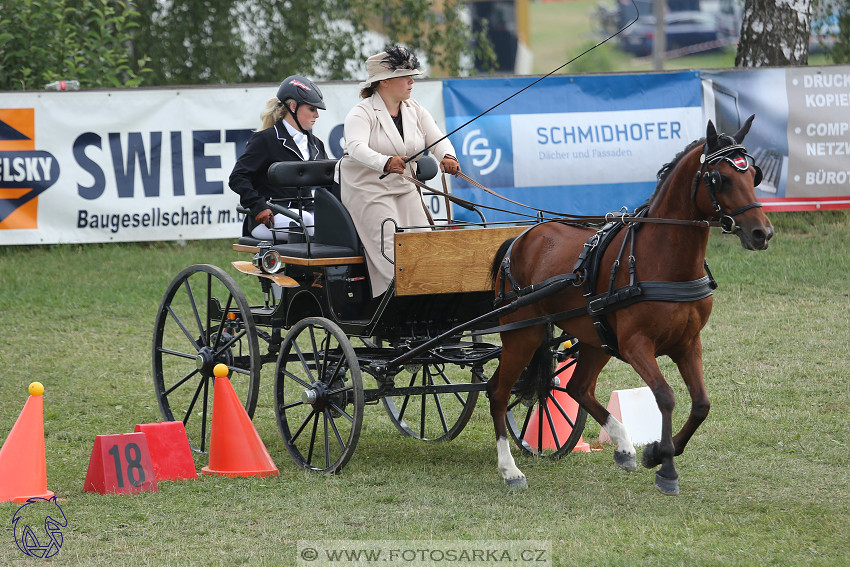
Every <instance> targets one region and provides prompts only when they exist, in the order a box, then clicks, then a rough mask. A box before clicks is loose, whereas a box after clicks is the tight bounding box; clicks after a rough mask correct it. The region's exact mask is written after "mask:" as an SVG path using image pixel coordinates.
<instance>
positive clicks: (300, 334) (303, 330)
mask: <svg viewBox="0 0 850 567" xmlns="http://www.w3.org/2000/svg"><path fill="white" fill-rule="evenodd" d="M363 406H364V397H363V381H362V378H361V375H360V364H359V363H358V362H357V355H356V354H355V353H354V348H353V347H352V346H351V342H350V341H349V340H348V337H347V336H346V335H345V333H343V332H342V330H341V329H340V328H339V327H338V326H337V325H336V324H335V323H333V322H332V321H329V320H328V319H324V318H321V317H311V318H307V319H302V320H301V321H299V322H298V323H296V324H295V325H294V326H293V327H292V329H291V330H290V331H289V333H287V335H286V337H285V338H284V340H283V344H282V345H281V349H280V355H279V357H278V362H277V370H276V372H275V386H274V407H275V415H276V416H277V424H278V427H279V428H280V435H281V437H282V438H283V443H284V445H285V446H286V450H287V451H288V452H289V454H290V456H291V457H292V459H293V460H294V461H295V463H296V464H297V465H298V466H300V467H302V468H304V469H307V470H311V471H316V472H324V473H336V472H339V471H340V470H342V468H343V467H344V466H345V464H346V463H347V462H348V461H349V459H351V456H352V454H353V453H354V449H355V448H356V447H357V441H358V440H359V439H360V428H361V426H362V424H363Z"/></svg>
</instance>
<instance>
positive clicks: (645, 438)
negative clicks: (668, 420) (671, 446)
mask: <svg viewBox="0 0 850 567" xmlns="http://www.w3.org/2000/svg"><path fill="white" fill-rule="evenodd" d="M608 411H609V412H610V413H611V415H613V416H614V417H616V418H617V419H618V420H619V421H620V422H621V423H622V424H623V425H624V426H625V427H626V430H627V431H628V432H629V437H631V438H632V443H634V444H635V445H647V444H649V443H652V442H653V441H659V440H660V439H661V412H660V411H658V405H657V404H656V403H655V396H653V395H652V390H650V389H649V388H648V387H646V386H644V387H643V388H632V389H630V390H614V391H613V392H611V398H610V399H609V400H608ZM599 442H600V443H610V442H611V437H610V436H609V435H608V432H607V431H605V429H604V428H603V429H602V430H601V431H600V433H599Z"/></svg>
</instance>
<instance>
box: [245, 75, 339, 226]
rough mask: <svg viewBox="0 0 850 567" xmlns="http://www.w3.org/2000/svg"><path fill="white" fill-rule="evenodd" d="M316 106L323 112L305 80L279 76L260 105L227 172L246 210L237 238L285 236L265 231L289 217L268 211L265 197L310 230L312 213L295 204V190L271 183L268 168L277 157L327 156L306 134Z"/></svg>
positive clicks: (286, 223) (318, 142) (314, 90)
mask: <svg viewBox="0 0 850 567" xmlns="http://www.w3.org/2000/svg"><path fill="white" fill-rule="evenodd" d="M319 109H322V110H325V102H324V98H323V97H322V92H321V91H320V90H319V88H318V87H317V86H316V85H315V84H313V82H312V81H311V80H310V79H307V78H306V77H302V76H300V75H293V76H291V77H287V78H286V79H284V81H283V82H282V83H281V84H280V88H279V89H278V91H277V96H276V97H274V98H271V99H269V101H268V102H267V103H266V107H265V109H264V110H263V112H262V113H261V114H260V118H261V119H262V121H263V125H262V129H261V130H259V131H257V132H254V134H253V135H252V136H251V139H250V140H248V144H247V146H246V147H245V152H244V153H243V154H242V155H241V156H240V157H239V159H238V160H237V161H236V166H235V167H234V168H233V172H232V173H231V174H230V188H231V189H232V190H233V191H235V192H236V193H238V194H239V196H240V198H239V202H240V204H241V205H242V206H243V207H245V208H246V209H249V210H250V211H251V214H250V215H248V216H247V217H246V218H245V223H244V225H243V227H242V234H243V236H253V237H254V238H259V239H261V240H272V241H275V242H281V241H286V240H287V238H286V232H276V233H274V234H273V233H272V231H271V229H272V228H283V229H285V228H287V227H289V223H290V222H292V221H291V220H290V219H289V217H287V216H285V215H281V214H279V213H278V214H272V211H271V209H269V208H268V206H267V205H266V202H267V201H268V200H269V199H274V200H275V203H277V204H280V205H282V206H284V207H287V208H289V209H290V210H291V211H293V212H295V213H297V214H300V215H301V218H302V219H304V224H305V225H307V226H308V227H309V228H308V229H307V230H308V233H310V234H312V232H313V230H312V228H311V227H312V225H313V215H312V213H311V212H310V211H309V210H304V208H303V207H301V206H300V204H299V202H298V201H297V198H298V197H299V195H298V190H297V189H296V188H295V187H276V186H274V185H272V184H271V183H270V182H269V179H268V171H269V166H270V165H271V164H273V163H275V162H278V161H297V160H302V161H307V160H318V159H327V154H326V153H325V145H324V144H323V143H322V141H321V140H319V139H318V138H316V137H315V136H314V135H313V132H312V130H313V124H315V122H316V120H317V119H318V118H319ZM305 196H306V195H305ZM307 208H308V209H309V208H310V207H307Z"/></svg>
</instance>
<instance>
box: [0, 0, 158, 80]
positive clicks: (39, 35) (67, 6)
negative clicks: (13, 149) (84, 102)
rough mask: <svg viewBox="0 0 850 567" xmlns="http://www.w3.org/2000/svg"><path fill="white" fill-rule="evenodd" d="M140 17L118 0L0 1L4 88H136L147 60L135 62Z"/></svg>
mask: <svg viewBox="0 0 850 567" xmlns="http://www.w3.org/2000/svg"><path fill="white" fill-rule="evenodd" d="M137 27H138V13H137V12H135V11H134V10H133V9H131V8H130V7H129V6H128V5H127V4H126V3H125V2H122V1H116V0H0V90H26V89H37V88H41V87H42V86H43V85H44V84H46V83H49V82H52V81H55V80H63V79H66V80H67V79H76V80H78V81H80V84H81V85H82V86H83V87H120V86H136V85H138V84H140V83H141V81H142V78H143V76H144V74H145V73H146V72H147V62H146V61H145V60H141V61H135V62H134V61H131V50H130V49H129V47H128V46H129V43H130V40H131V39H132V33H133V30H134V29H135V28H137Z"/></svg>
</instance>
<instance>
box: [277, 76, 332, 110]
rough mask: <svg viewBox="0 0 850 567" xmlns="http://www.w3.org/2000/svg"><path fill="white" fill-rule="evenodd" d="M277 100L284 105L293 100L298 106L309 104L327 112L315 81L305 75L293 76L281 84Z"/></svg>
mask: <svg viewBox="0 0 850 567" xmlns="http://www.w3.org/2000/svg"><path fill="white" fill-rule="evenodd" d="M277 99H278V100H279V101H280V102H281V104H283V103H284V102H285V101H287V100H289V99H292V100H294V101H295V102H296V103H298V105H299V106H300V105H302V104H307V105H310V106H315V107H316V108H319V109H321V110H325V99H324V97H323V96H322V91H320V90H319V87H317V86H316V85H315V84H314V83H313V81H311V80H310V79H308V78H307V77H304V76H303V75H292V76H291V77H287V78H285V79H284V80H283V82H282V83H281V84H280V88H279V89H278V90H277Z"/></svg>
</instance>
